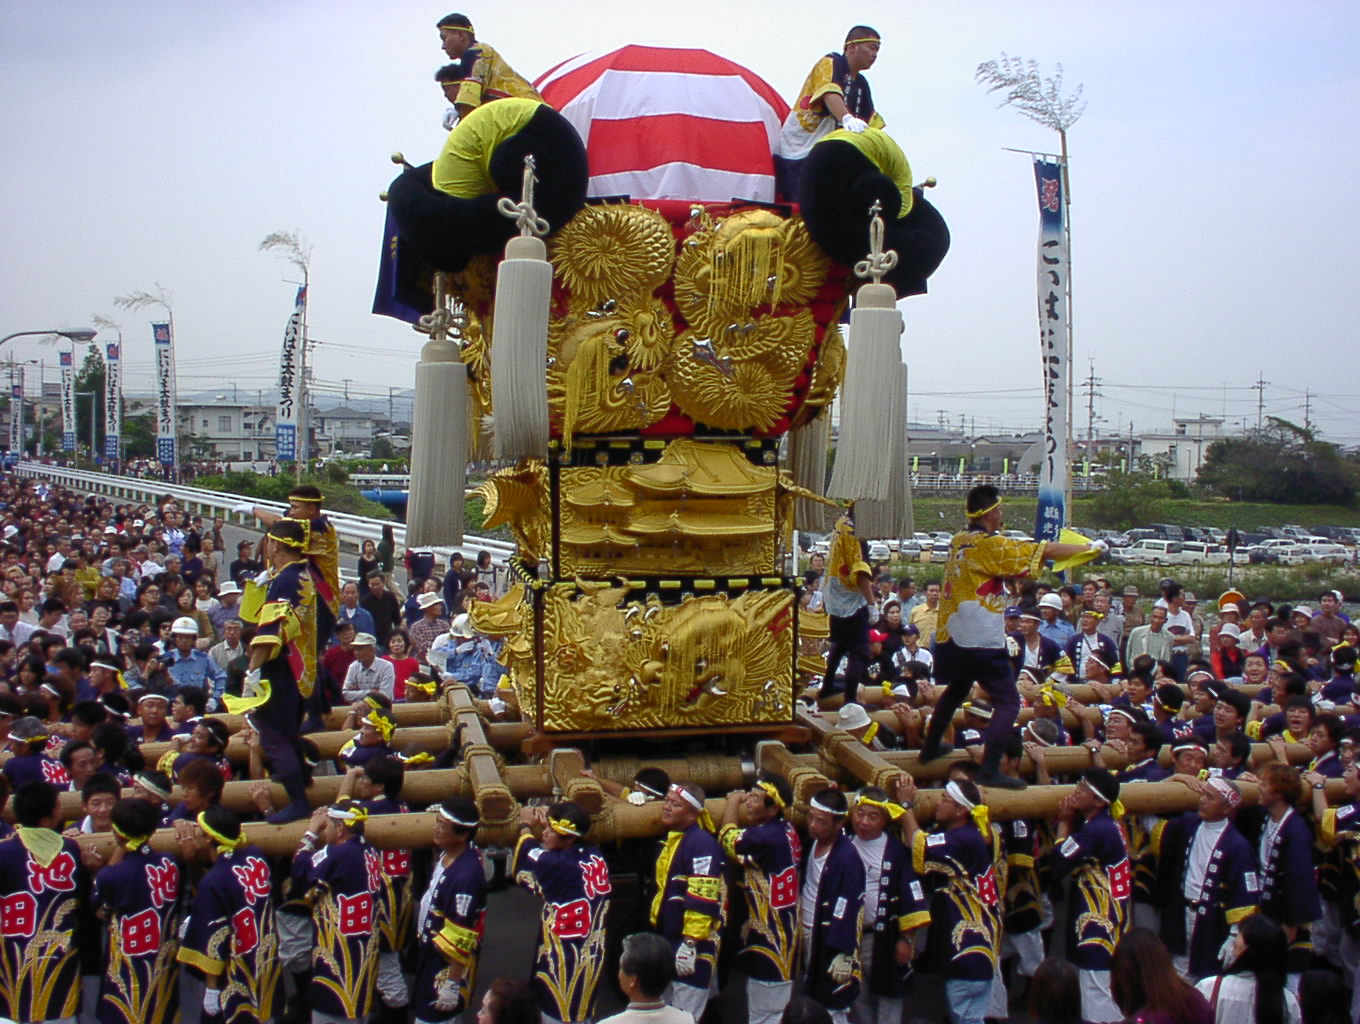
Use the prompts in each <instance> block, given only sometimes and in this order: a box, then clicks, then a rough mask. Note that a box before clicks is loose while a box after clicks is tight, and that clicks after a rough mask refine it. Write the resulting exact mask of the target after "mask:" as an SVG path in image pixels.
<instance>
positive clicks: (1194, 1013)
mask: <svg viewBox="0 0 1360 1024" xmlns="http://www.w3.org/2000/svg"><path fill="white" fill-rule="evenodd" d="M1110 992H1111V994H1112V995H1113V996H1114V1001H1115V1004H1116V1005H1117V1006H1118V1007H1119V1009H1120V1010H1121V1011H1122V1012H1123V1014H1124V1016H1125V1018H1126V1019H1132V1020H1134V1021H1137V1022H1138V1024H1213V1021H1214V1011H1213V1008H1212V1007H1211V1006H1210V1005H1209V1001H1208V1000H1207V999H1205V998H1204V997H1203V996H1202V995H1200V994H1199V993H1198V992H1197V991H1195V989H1194V987H1193V986H1192V985H1191V984H1190V983H1189V982H1188V981H1186V980H1185V979H1184V978H1182V977H1181V976H1180V975H1179V974H1177V973H1176V968H1175V967H1173V966H1172V964H1171V954H1170V953H1168V952H1167V950H1166V946H1164V945H1162V940H1161V939H1159V938H1157V936H1155V935H1153V934H1152V932H1150V931H1148V930H1147V929H1146V928H1134V929H1133V930H1132V931H1130V932H1129V933H1128V934H1127V935H1125V936H1124V938H1123V939H1121V940H1120V942H1119V945H1118V946H1116V947H1115V951H1114V961H1113V964H1112V966H1111V969H1110Z"/></svg>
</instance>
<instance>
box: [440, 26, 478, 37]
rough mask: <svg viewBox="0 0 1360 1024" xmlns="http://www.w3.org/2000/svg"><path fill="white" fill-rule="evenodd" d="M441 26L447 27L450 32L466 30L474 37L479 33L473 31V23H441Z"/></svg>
mask: <svg viewBox="0 0 1360 1024" xmlns="http://www.w3.org/2000/svg"><path fill="white" fill-rule="evenodd" d="M439 27H440V28H446V29H448V30H449V31H450V32H466V33H467V34H468V35H470V36H472V38H473V39H476V38H477V33H476V32H474V31H472V26H471V25H440V26H439Z"/></svg>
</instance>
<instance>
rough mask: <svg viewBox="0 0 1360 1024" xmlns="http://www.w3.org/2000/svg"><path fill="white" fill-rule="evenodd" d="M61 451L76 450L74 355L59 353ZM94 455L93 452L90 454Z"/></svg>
mask: <svg viewBox="0 0 1360 1024" xmlns="http://www.w3.org/2000/svg"><path fill="white" fill-rule="evenodd" d="M61 450H62V451H64V452H73V451H75V450H76V370H75V353H73V352H63V353H61ZM90 454H91V456H93V455H94V453H93V452H91V453H90Z"/></svg>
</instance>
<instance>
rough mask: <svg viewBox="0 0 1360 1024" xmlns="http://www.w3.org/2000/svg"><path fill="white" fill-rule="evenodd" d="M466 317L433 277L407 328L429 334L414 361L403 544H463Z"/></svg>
mask: <svg viewBox="0 0 1360 1024" xmlns="http://www.w3.org/2000/svg"><path fill="white" fill-rule="evenodd" d="M469 322H470V321H469V317H468V314H467V311H466V310H465V309H464V308H463V303H462V302H461V301H459V300H458V299H455V298H452V297H451V296H450V289H449V275H448V274H445V273H443V272H442V271H441V272H439V273H436V274H435V275H434V310H433V312H430V313H426V314H425V315H424V316H422V317H421V318H420V319H419V320H418V321H417V322H416V323H414V324H412V325H411V326H412V327H413V328H415V329H416V330H417V331H419V332H420V333H421V334H428V335H429V336H430V340H429V341H427V342H426V343H425V344H424V346H422V348H421V350H420V362H419V363H418V364H416V402H415V416H414V419H415V422H414V423H413V424H412V428H411V497H410V500H409V502H408V504H407V507H406V542H407V543H408V544H410V545H412V546H420V547H432V546H436V545H446V544H461V543H462V542H463V490H464V488H465V486H466V481H467V450H468V422H467V421H468V416H467V401H468V396H467V390H468V379H467V367H466V366H465V365H464V363H463V360H462V352H461V349H462V343H463V335H464V332H465V331H466V330H467V328H468V324H469Z"/></svg>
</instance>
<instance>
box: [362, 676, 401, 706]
mask: <svg viewBox="0 0 1360 1024" xmlns="http://www.w3.org/2000/svg"><path fill="white" fill-rule="evenodd" d="M407 683H408V684H409V683H410V680H409V679H408V680H407ZM364 703H365V704H367V705H368V706H369V707H371V708H372V709H373V710H374V711H377V710H378V709H379V708H381V707H382V702H381V701H379V700H378V698H377V697H375V696H373V694H371V693H368V694H365V695H364Z"/></svg>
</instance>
